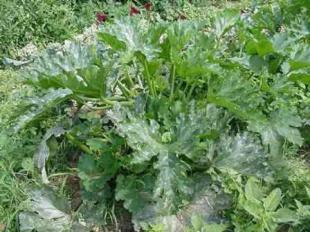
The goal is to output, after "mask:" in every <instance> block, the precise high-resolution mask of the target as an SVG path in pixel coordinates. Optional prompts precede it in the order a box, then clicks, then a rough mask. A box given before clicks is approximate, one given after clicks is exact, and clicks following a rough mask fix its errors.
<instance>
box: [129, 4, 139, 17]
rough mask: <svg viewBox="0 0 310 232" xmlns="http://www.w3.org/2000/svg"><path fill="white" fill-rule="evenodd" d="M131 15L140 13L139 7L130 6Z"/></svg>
mask: <svg viewBox="0 0 310 232" xmlns="http://www.w3.org/2000/svg"><path fill="white" fill-rule="evenodd" d="M129 14H130V16H133V15H136V14H140V10H139V9H138V8H137V7H134V6H131V7H130V13H129Z"/></svg>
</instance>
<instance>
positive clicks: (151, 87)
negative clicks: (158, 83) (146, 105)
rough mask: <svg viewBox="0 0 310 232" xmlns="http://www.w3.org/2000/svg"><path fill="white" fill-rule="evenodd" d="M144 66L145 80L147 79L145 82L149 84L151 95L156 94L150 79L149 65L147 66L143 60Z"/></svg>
mask: <svg viewBox="0 0 310 232" xmlns="http://www.w3.org/2000/svg"><path fill="white" fill-rule="evenodd" d="M144 68H145V72H146V81H147V84H148V86H149V89H150V92H151V95H152V96H155V95H156V93H155V88H154V86H153V83H152V80H151V75H150V72H149V67H148V66H147V63H146V60H145V61H144Z"/></svg>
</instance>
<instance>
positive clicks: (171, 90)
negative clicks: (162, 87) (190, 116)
mask: <svg viewBox="0 0 310 232" xmlns="http://www.w3.org/2000/svg"><path fill="white" fill-rule="evenodd" d="M170 81H171V89H170V101H172V99H173V95H174V84H175V64H172V66H171V72H170Z"/></svg>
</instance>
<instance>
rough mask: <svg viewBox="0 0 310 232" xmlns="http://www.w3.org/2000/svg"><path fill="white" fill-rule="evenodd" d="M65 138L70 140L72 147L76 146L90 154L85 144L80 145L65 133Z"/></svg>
mask: <svg viewBox="0 0 310 232" xmlns="http://www.w3.org/2000/svg"><path fill="white" fill-rule="evenodd" d="M66 138H67V139H68V140H70V141H71V142H72V143H73V144H74V145H76V146H78V147H79V148H80V149H81V150H82V151H84V152H85V153H87V154H92V152H91V150H90V149H89V148H88V147H87V146H86V145H85V144H83V143H81V142H80V141H79V140H78V139H76V138H75V137H74V136H72V135H71V134H69V133H67V134H66Z"/></svg>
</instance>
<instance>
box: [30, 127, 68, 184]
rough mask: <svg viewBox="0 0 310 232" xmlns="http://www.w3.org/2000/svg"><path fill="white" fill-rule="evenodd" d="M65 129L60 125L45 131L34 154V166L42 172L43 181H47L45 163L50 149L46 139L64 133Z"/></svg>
mask: <svg viewBox="0 0 310 232" xmlns="http://www.w3.org/2000/svg"><path fill="white" fill-rule="evenodd" d="M65 132H66V131H65V130H64V129H63V128H62V127H53V128H50V129H49V130H47V131H46V133H45V135H44V137H43V139H42V141H41V143H40V145H39V147H38V150H37V152H36V153H35V155H34V161H35V166H36V167H37V168H39V170H40V171H41V174H42V181H43V183H48V179H47V175H46V169H45V164H46V161H47V160H48V157H49V153H50V149H49V147H48V145H47V141H48V140H49V139H50V138H51V137H52V136H54V137H59V136H60V135H62V134H64V133H65Z"/></svg>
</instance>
